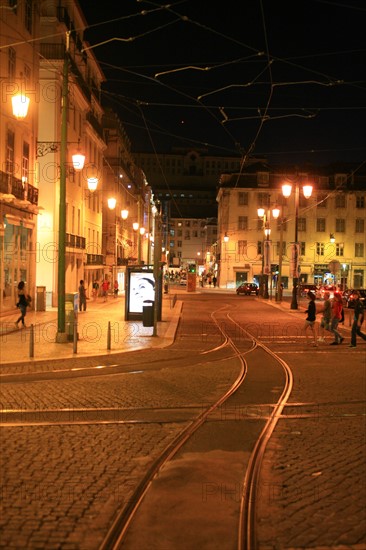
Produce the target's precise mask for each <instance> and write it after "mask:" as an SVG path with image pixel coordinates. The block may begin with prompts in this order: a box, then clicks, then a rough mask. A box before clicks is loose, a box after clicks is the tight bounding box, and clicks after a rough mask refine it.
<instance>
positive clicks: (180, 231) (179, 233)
mask: <svg viewBox="0 0 366 550" xmlns="http://www.w3.org/2000/svg"><path fill="white" fill-rule="evenodd" d="M182 235H183V231H182V230H181V229H178V231H177V237H181V236H182Z"/></svg>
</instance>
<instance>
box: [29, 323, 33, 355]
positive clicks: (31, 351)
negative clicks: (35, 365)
mask: <svg viewBox="0 0 366 550" xmlns="http://www.w3.org/2000/svg"><path fill="white" fill-rule="evenodd" d="M29 357H34V325H31V326H30V333H29Z"/></svg>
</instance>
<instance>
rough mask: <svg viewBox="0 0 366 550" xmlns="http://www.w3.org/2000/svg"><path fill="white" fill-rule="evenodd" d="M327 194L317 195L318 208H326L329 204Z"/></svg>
mask: <svg viewBox="0 0 366 550" xmlns="http://www.w3.org/2000/svg"><path fill="white" fill-rule="evenodd" d="M327 196H328V195H326V194H324V193H319V194H318V197H317V202H318V208H325V207H326V206H327Z"/></svg>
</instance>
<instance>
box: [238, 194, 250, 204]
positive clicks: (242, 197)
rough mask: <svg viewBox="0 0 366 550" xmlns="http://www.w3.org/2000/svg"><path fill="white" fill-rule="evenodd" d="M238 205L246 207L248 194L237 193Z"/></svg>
mask: <svg viewBox="0 0 366 550" xmlns="http://www.w3.org/2000/svg"><path fill="white" fill-rule="evenodd" d="M238 204H239V206H247V205H248V193H246V192H243V191H239V195H238Z"/></svg>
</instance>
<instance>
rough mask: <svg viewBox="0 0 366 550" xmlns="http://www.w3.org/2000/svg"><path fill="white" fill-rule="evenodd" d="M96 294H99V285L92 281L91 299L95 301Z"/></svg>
mask: <svg viewBox="0 0 366 550" xmlns="http://www.w3.org/2000/svg"><path fill="white" fill-rule="evenodd" d="M98 292H99V283H98V281H94V283H93V298H94V300H96V299H97V298H98Z"/></svg>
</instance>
